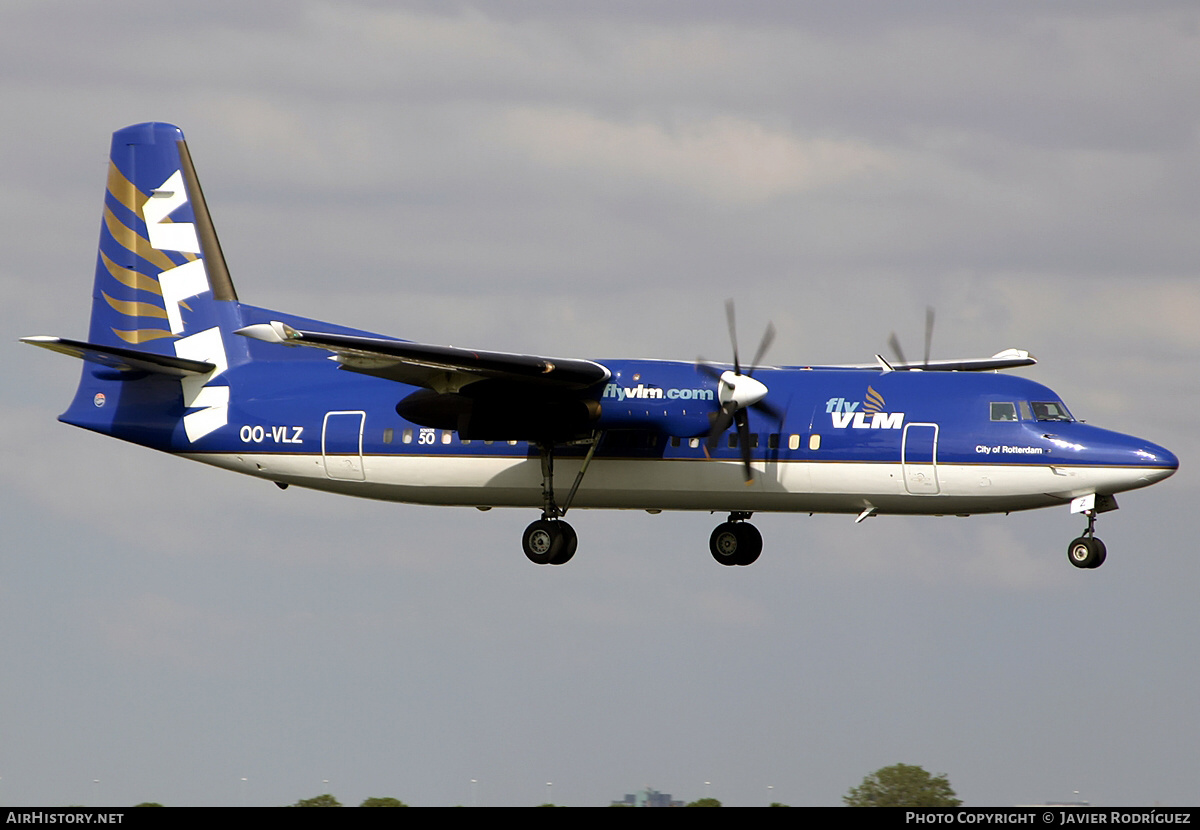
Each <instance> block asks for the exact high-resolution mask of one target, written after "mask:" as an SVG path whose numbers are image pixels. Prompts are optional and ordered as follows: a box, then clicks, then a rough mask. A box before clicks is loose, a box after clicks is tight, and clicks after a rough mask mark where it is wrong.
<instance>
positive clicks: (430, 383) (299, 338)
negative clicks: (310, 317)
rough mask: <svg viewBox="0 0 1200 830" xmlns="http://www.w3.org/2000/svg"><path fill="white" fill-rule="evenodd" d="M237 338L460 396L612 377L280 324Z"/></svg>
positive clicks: (592, 369) (571, 366)
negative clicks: (486, 383)
mask: <svg viewBox="0 0 1200 830" xmlns="http://www.w3.org/2000/svg"><path fill="white" fill-rule="evenodd" d="M237 333H238V334H241V335H243V336H245V337H251V338H253V339H255V340H262V341H264V342H267V343H278V344H281V345H284V346H309V347H312V348H317V349H324V350H326V351H328V352H332V353H333V357H334V359H335V360H336V361H337V362H338V363H339V364H341V366H342V368H343V369H347V370H349V371H351V372H359V373H360V374H364V375H373V376H375V377H380V378H385V379H387V380H394V381H398V382H400V383H407V384H409V385H412V386H423V387H425V388H427V389H432V390H434V391H435V392H439V393H446V392H457V391H458V390H460V389H462V388H463V387H464V386H466V385H468V384H470V383H474V382H475V381H478V380H484V379H494V380H507V381H514V382H518V383H523V384H537V385H541V386H550V387H558V388H560V389H586V388H587V387H589V386H593V385H595V384H597V383H602V382H604V381H606V380H608V379H609V378H610V377H611V376H612V373H611V372H610V371H609V370H608V368H607V367H605V366H603V365H601V364H599V363H595V362H594V361H591V360H579V359H575V358H552V357H539V356H537V355H526V354H508V353H506V352H482V351H476V350H473V349H460V348H455V347H453V346H431V345H427V344H424V343H410V342H407V341H404V340H389V339H386V338H382V337H363V336H359V335H347V334H330V333H326V332H317V331H301V330H300V329H296V328H293V327H292V326H289V325H287V324H286V323H280V322H277V321H272V322H270V323H258V324H256V325H252V326H246V327H244V328H241V329H238V330H237Z"/></svg>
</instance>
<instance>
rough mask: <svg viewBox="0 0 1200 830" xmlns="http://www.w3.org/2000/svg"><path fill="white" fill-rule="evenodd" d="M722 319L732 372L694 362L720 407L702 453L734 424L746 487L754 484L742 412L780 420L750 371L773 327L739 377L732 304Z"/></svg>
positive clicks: (768, 343)
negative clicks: (709, 382) (726, 325)
mask: <svg viewBox="0 0 1200 830" xmlns="http://www.w3.org/2000/svg"><path fill="white" fill-rule="evenodd" d="M725 316H726V318H728V320H729V341H730V343H732V344H733V371H732V372H731V371H729V370H728V369H727V370H725V371H724V372H718V371H717V369H716V368H714V367H713V366H710V365H709V364H708V363H706V362H705V361H704V359H703V358H697V359H696V370H697V371H699V372H702V373H704V374H705V375H708V376H709V377H710V378H712V379H713V380H715V381H717V402H718V403H719V404H720V409H719V410H718V411H717V412H716V413H715V414H714V415H713V416H712V419H713V422H712V429H711V430H709V433H708V438H707V439H705V442H704V446H705V450H706V451H707V450H712V449H715V448H716V446H717V442H719V441H720V440H721V435H722V434H724V432H725V430H727V429H729V426H730V424H736V425H737V436H738V447H739V448H740V449H741V451H742V464H743V465H744V467H745V471H746V483H747V484H749V483H750V482H751V481H753V480H754V472H753V470H751V469H750V449H751V447H750V418H749V416H748V414H747V413H746V410H747V409H750V408H753V409H757V410H758V411H759V412H763V413H766V414H767V415H769V416H771V417H772V418H774V419H775V420H777V421H781V420H782V417H781V416H780V414H779V411H778V410H777V409H775V407H773V406H771V405H770V404H769V403H767V402H766V401H765V400H764V398H766V396H767V387H766V386H765V385H764V384H763V383H762V382H761V381H758V380H755V379H754V369H755V368H756V367H757V366H758V364H759V361H761V360H762V358H763V355H765V354H766V352H767V349H768V348H770V346H771V342H772V341H773V340H774V339H775V326H774V325H773V324H771V323H768V324H767V330H766V331H764V332H763V336H762V341H761V342H760V343H759V344H758V351H757V352H755V353H754V360H752V361H751V362H750V366H749V369H748V371H747V372H745V373H744V374H743V373H742V364H741V361H740V360H739V359H738V344H737V325H736V323H735V315H734V311H733V300H726V301H725Z"/></svg>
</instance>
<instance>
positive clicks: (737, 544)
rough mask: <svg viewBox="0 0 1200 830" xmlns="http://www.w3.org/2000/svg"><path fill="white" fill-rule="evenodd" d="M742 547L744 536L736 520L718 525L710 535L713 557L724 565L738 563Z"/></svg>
mask: <svg viewBox="0 0 1200 830" xmlns="http://www.w3.org/2000/svg"><path fill="white" fill-rule="evenodd" d="M741 547H742V536H741V534H739V533H738V526H737V524H736V523H735V522H725V523H723V524H719V525H717V529H716V530H714V531H713V532H712V535H711V536H709V537H708V551H709V553H711V554H712V557H713V559H715V560H717V561H718V562H720V563H721V564H722V565H737V564H739V563H738V559H739V556H738V552H739V550H740V549H741Z"/></svg>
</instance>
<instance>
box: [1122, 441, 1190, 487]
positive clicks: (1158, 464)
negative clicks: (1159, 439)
mask: <svg viewBox="0 0 1200 830" xmlns="http://www.w3.org/2000/svg"><path fill="white" fill-rule="evenodd" d="M1139 443H1140V446H1138V447H1137V448H1136V449H1134V451H1133V454H1134V456H1135V457H1136V459H1137V460H1138V463H1140V464H1144V465H1146V467H1145V472H1144V476H1143V477H1144V480H1145V482H1146V483H1147V484H1153V483H1154V482H1156V481H1162V480H1163V479H1164V478H1170V477H1171V476H1173V475H1175V471H1176V470H1178V469H1179V459H1178V458H1176V457H1175V453H1173V452H1171V451H1170V450H1168V449H1167V448H1166V447H1160V446H1158V444H1151V443H1150V442H1149V441H1141V442H1139Z"/></svg>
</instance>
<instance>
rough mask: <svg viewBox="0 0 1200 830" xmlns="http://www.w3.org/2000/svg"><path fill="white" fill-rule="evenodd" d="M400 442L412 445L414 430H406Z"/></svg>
mask: <svg viewBox="0 0 1200 830" xmlns="http://www.w3.org/2000/svg"><path fill="white" fill-rule="evenodd" d="M400 440H401V441H403V442H404V443H405V444H411V443H412V430H411V429H406V430H404V434H403V435H402V436H401V437H400Z"/></svg>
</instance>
